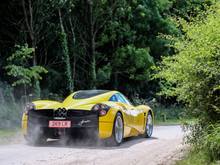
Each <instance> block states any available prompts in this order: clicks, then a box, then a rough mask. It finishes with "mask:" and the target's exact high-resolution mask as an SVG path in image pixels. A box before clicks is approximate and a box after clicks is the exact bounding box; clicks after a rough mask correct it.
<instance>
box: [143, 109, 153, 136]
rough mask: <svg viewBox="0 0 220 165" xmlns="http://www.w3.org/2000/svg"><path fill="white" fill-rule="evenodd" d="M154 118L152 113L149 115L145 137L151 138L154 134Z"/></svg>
mask: <svg viewBox="0 0 220 165" xmlns="http://www.w3.org/2000/svg"><path fill="white" fill-rule="evenodd" d="M153 127H154V125H153V116H152V114H151V113H150V112H148V114H147V118H146V125H145V132H144V137H145V138H150V137H151V136H152V134H153Z"/></svg>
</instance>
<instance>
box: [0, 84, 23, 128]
mask: <svg viewBox="0 0 220 165" xmlns="http://www.w3.org/2000/svg"><path fill="white" fill-rule="evenodd" d="M21 114H22V106H21V104H18V103H16V102H15V99H14V95H13V88H12V87H10V85H8V84H7V83H5V82H0V121H1V122H0V128H12V127H14V128H16V127H20V122H21Z"/></svg>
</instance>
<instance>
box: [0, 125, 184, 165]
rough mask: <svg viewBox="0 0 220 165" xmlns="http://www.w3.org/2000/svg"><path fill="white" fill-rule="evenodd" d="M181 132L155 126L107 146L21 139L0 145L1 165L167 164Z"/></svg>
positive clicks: (179, 147)
mask: <svg viewBox="0 0 220 165" xmlns="http://www.w3.org/2000/svg"><path fill="white" fill-rule="evenodd" d="M182 139H183V132H182V129H181V127H180V126H157V127H155V128H154V133H153V137H152V138H150V139H145V138H141V137H135V138H128V139H126V140H125V142H123V144H122V145H121V146H119V147H106V146H103V145H101V144H93V143H92V142H87V141H85V140H83V141H82V140H81V141H79V142H74V143H73V144H70V145H64V144H63V142H62V141H59V140H58V141H49V142H48V143H47V144H46V145H44V146H30V145H27V144H26V143H25V142H24V141H23V142H19V143H18V144H10V145H1V146H0V164H1V165H17V164H18V165H44V164H48V165H170V164H172V162H173V160H172V159H173V157H175V155H177V153H179V152H180V151H181V150H182V149H183V148H184V146H183V145H182Z"/></svg>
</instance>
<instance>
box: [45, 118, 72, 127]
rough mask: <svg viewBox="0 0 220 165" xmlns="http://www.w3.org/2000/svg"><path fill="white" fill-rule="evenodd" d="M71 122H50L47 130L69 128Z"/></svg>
mask: <svg viewBox="0 0 220 165" xmlns="http://www.w3.org/2000/svg"><path fill="white" fill-rule="evenodd" d="M70 127H71V121H57V120H51V121H49V128H70Z"/></svg>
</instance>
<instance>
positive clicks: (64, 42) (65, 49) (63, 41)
mask: <svg viewBox="0 0 220 165" xmlns="http://www.w3.org/2000/svg"><path fill="white" fill-rule="evenodd" d="M58 13H59V20H60V27H61V47H62V49H63V56H64V62H65V64H66V72H65V74H66V79H67V90H68V91H69V92H73V80H72V72H71V64H70V56H69V49H68V41H67V35H66V32H65V30H64V26H63V20H62V15H61V11H60V9H59V10H58Z"/></svg>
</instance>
